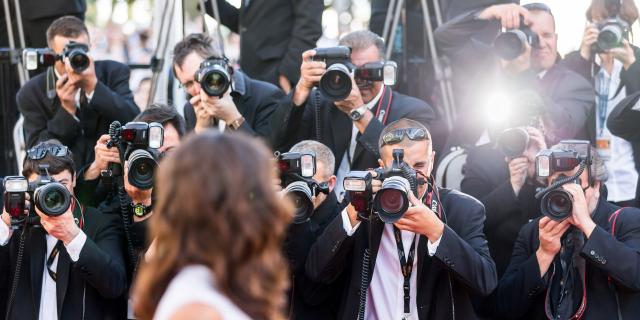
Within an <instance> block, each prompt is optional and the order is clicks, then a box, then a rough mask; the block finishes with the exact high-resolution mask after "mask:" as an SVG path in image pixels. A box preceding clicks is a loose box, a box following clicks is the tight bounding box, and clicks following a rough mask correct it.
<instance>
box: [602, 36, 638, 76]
mask: <svg viewBox="0 0 640 320" xmlns="http://www.w3.org/2000/svg"><path fill="white" fill-rule="evenodd" d="M609 52H610V53H611V54H612V55H613V57H614V58H615V59H617V60H618V61H620V62H622V65H623V66H624V69H625V70H628V69H629V67H631V65H632V64H634V63H635V62H636V55H635V54H634V52H633V48H632V47H631V45H630V44H629V41H627V40H626V39H625V40H623V46H622V47H618V48H613V49H611V50H609Z"/></svg>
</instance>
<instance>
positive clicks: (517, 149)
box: [498, 128, 529, 158]
mask: <svg viewBox="0 0 640 320" xmlns="http://www.w3.org/2000/svg"><path fill="white" fill-rule="evenodd" d="M528 145H529V133H528V132H527V130H525V129H523V128H511V129H507V130H505V131H504V132H502V134H500V136H499V137H498V147H499V148H500V150H501V151H502V153H503V154H504V155H505V156H507V157H509V158H517V157H520V156H522V155H523V154H524V152H525V150H527V146H528Z"/></svg>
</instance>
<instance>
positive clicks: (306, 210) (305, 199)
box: [284, 181, 313, 224]
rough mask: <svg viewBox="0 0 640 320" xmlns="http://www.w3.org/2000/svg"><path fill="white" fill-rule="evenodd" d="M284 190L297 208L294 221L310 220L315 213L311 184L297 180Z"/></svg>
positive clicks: (295, 222) (297, 222)
mask: <svg viewBox="0 0 640 320" xmlns="http://www.w3.org/2000/svg"><path fill="white" fill-rule="evenodd" d="M284 191H285V194H286V195H287V197H288V198H289V199H291V201H292V202H293V205H294V207H295V209H296V210H295V214H294V217H293V223H294V224H300V223H304V222H305V221H307V220H309V217H311V214H312V213H313V203H312V202H311V199H312V198H313V195H312V194H311V189H310V188H309V186H308V185H307V184H306V183H305V182H303V181H295V182H292V183H291V184H289V185H288V186H287V187H286V188H285V189H284Z"/></svg>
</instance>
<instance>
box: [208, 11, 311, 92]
mask: <svg viewBox="0 0 640 320" xmlns="http://www.w3.org/2000/svg"><path fill="white" fill-rule="evenodd" d="M217 1H218V8H219V9H220V19H221V20H222V24H224V25H225V26H227V27H228V28H229V29H231V30H232V31H233V32H235V33H237V34H239V35H240V66H241V67H242V70H243V71H244V72H246V73H247V75H249V76H250V77H251V78H254V79H259V80H263V81H267V82H270V83H273V84H275V85H277V84H278V76H279V75H284V76H286V77H287V79H288V80H289V81H290V82H291V83H292V84H293V85H295V84H296V83H297V82H298V78H299V77H300V65H301V64H302V52H304V51H306V50H309V49H312V48H314V47H315V46H316V41H318V39H319V38H320V36H322V12H323V11H324V3H323V1H322V0H297V1H290V0H250V1H249V5H248V6H245V2H246V1H242V5H241V6H240V8H239V9H238V8H236V7H234V6H232V5H231V4H229V3H228V2H226V1H224V0H217ZM205 6H206V9H207V13H208V14H209V15H211V16H213V12H212V11H211V5H210V3H209V0H207V2H206V3H205Z"/></svg>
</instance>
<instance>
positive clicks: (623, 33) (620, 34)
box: [595, 17, 630, 53]
mask: <svg viewBox="0 0 640 320" xmlns="http://www.w3.org/2000/svg"><path fill="white" fill-rule="evenodd" d="M596 26H597V27H598V31H599V33H598V40H597V41H596V43H595V52H596V53H602V52H607V51H609V50H611V49H613V48H619V47H622V46H624V43H623V40H625V39H626V40H629V31H630V28H629V24H628V23H627V22H626V21H624V20H622V19H620V17H614V18H609V19H605V20H603V21H600V22H599V23H598V24H597V25H596Z"/></svg>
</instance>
